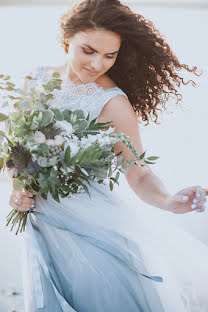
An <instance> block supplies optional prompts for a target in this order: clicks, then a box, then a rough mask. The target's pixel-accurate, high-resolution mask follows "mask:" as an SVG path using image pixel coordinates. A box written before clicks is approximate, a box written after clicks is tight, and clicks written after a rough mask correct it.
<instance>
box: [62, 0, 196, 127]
mask: <svg viewBox="0 0 208 312" xmlns="http://www.w3.org/2000/svg"><path fill="white" fill-rule="evenodd" d="M86 29H92V30H99V29H104V30H108V31H112V32H115V33H117V34H118V35H120V37H121V39H122V42H121V47H120V51H119V54H118V57H117V59H116V62H115V63H114V65H113V66H112V67H111V68H110V69H109V70H108V72H107V73H106V74H107V75H108V76H109V77H110V78H111V79H112V80H113V81H114V82H115V83H116V84H117V85H118V86H119V87H120V88H121V89H122V90H123V91H124V92H125V93H126V94H127V96H128V98H129V101H130V102H131V105H132V107H133V109H134V111H135V113H136V115H137V117H138V121H140V119H142V121H146V124H145V126H147V125H148V124H149V120H150V119H151V120H152V121H154V122H155V123H156V124H158V123H157V120H158V113H157V111H160V112H161V113H162V110H161V108H160V107H162V108H163V109H165V110H167V108H166V103H167V101H168V100H169V98H170V97H173V98H175V99H176V104H178V103H179V102H180V101H181V100H182V95H181V94H180V93H178V92H177V89H176V87H180V86H181V84H183V85H187V84H188V83H190V82H191V83H192V85H193V86H196V84H195V82H194V81H193V80H189V81H187V82H185V81H184V79H183V78H182V77H180V76H179V74H178V73H177V71H180V70H182V69H185V70H186V71H188V72H192V73H193V74H195V75H196V76H200V75H201V73H197V67H196V66H194V67H193V68H192V69H191V68H189V66H188V65H186V64H181V63H180V61H179V60H178V58H177V57H176V56H175V55H174V53H173V51H172V50H171V48H170V46H169V45H168V43H167V42H166V40H165V38H164V36H162V35H161V34H160V32H159V31H158V30H157V29H156V28H155V25H154V24H153V22H151V21H149V20H147V19H146V18H145V17H144V16H142V15H140V14H135V13H134V12H132V10H131V9H130V8H129V7H128V6H126V5H124V4H122V3H121V2H120V1H119V0H84V1H81V2H80V1H79V2H78V3H77V4H75V5H74V6H73V7H72V8H71V9H69V10H68V12H66V13H64V14H62V16H61V18H60V20H59V31H58V36H57V40H58V41H59V42H60V44H61V46H62V47H64V50H65V53H68V50H69V45H68V44H67V43H66V42H65V39H66V38H69V37H73V36H74V35H75V34H76V33H77V32H79V31H83V30H86Z"/></svg>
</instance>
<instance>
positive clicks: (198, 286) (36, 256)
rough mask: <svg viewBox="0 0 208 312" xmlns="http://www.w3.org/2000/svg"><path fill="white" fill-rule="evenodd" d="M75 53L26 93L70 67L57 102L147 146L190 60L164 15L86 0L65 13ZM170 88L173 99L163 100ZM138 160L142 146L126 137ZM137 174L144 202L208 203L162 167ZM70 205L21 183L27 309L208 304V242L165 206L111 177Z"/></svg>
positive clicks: (55, 311) (132, 178)
mask: <svg viewBox="0 0 208 312" xmlns="http://www.w3.org/2000/svg"><path fill="white" fill-rule="evenodd" d="M59 35H60V36H59V40H60V42H61V44H62V46H63V47H64V49H65V52H66V55H67V58H66V62H65V64H64V65H62V66H60V67H43V66H40V67H38V68H36V69H35V70H34V71H33V72H32V73H31V75H32V76H33V78H34V79H33V80H30V81H29V82H28V83H27V81H26V80H25V90H26V89H27V91H29V90H30V88H32V87H36V86H40V85H41V84H43V83H46V82H47V81H48V80H49V79H50V77H51V73H52V72H54V71H56V72H59V73H60V77H61V79H62V80H63V83H62V89H61V90H54V91H53V92H54V95H55V97H54V98H53V99H52V100H51V103H50V105H52V106H54V107H57V106H59V107H61V108H64V107H66V106H67V107H71V108H72V109H77V108H81V109H83V111H84V112H85V113H86V114H87V113H88V112H90V118H91V119H93V118H95V117H96V116H99V117H98V122H107V121H111V126H113V127H114V128H115V131H116V132H117V131H118V132H123V133H125V134H126V135H128V136H129V139H130V140H131V141H132V143H133V144H134V146H135V148H136V149H137V152H138V153H139V154H141V153H143V152H144V150H143V146H142V142H141V138H140V135H139V121H140V122H141V121H145V122H146V124H148V123H149V119H150V118H152V117H155V120H154V121H155V122H157V117H158V116H157V111H158V110H159V107H160V106H161V104H162V105H163V106H165V101H166V100H167V99H168V97H169V96H170V95H175V96H176V98H177V101H179V98H178V94H177V90H176V86H179V85H180V84H181V81H182V82H183V80H182V79H181V78H180V76H179V75H178V74H177V72H176V70H182V69H186V70H187V71H189V72H193V74H196V72H195V69H193V70H191V69H189V67H188V66H187V65H184V64H181V63H180V61H179V60H178V59H177V57H176V56H175V55H174V54H173V52H172V51H171V49H170V47H169V45H168V44H167V42H166V41H165V40H164V39H163V38H162V36H161V35H160V33H159V32H158V31H157V30H156V29H155V27H154V25H153V23H151V22H150V21H147V20H146V19H145V18H144V17H143V16H142V15H139V14H135V13H134V12H132V11H131V10H130V9H129V8H128V7H127V6H124V5H123V4H122V3H121V2H120V1H119V0H85V1H81V2H80V1H79V3H78V4H77V5H75V6H74V7H73V8H72V9H71V10H69V11H68V12H66V13H65V14H63V15H62V17H61V19H60V33H59ZM163 96H165V97H164V98H163ZM114 147H115V152H116V153H117V152H119V151H120V150H123V154H122V155H123V158H125V159H130V158H131V157H132V154H131V151H130V150H129V149H128V148H126V147H125V146H124V145H123V144H122V143H116V144H115V146H114ZM125 179H126V181H127V183H128V185H129V186H130V187H131V189H132V190H133V191H134V192H135V194H136V195H137V196H138V198H139V199H141V200H142V201H143V202H144V203H146V204H148V205H150V206H151V207H155V208H160V209H163V210H165V211H167V213H174V214H175V213H176V214H183V213H191V212H193V211H195V210H196V211H199V212H203V211H204V209H205V202H206V194H205V192H204V191H203V190H202V188H201V186H199V185H196V186H189V187H187V188H185V189H182V190H179V191H178V192H177V193H176V194H170V193H169V192H168V190H167V189H166V188H165V186H164V185H163V183H162V181H161V180H160V178H159V177H158V176H156V174H154V172H153V171H152V169H151V168H150V167H149V166H148V165H145V166H144V167H141V168H139V167H136V166H134V167H131V168H130V169H129V171H128V172H127V173H126V175H125ZM90 192H91V198H89V196H88V195H87V194H85V193H80V194H76V195H74V196H73V197H68V198H64V199H61V202H60V203H57V202H55V201H54V200H53V198H52V197H50V196H49V197H48V199H47V200H44V199H43V198H41V197H40V196H39V195H38V196H36V198H31V197H30V196H31V194H30V192H29V191H27V190H25V189H23V190H21V191H17V190H13V191H12V194H11V197H10V205H11V206H12V207H13V208H14V209H17V210H20V211H26V210H29V211H30V218H28V222H27V226H26V232H25V233H24V234H23V238H24V243H25V245H24V249H23V264H22V268H23V273H24V279H23V282H24V298H25V311H26V312H38V311H41V312H42V311H47V312H59V311H64V312H69V311H70V312H71V311H77V312H78V311H79V312H110V311H111V312H121V311H122V312H138V311H140V312H150V311H151V312H162V311H165V312H176V311H177V312H180V311H181V312H182V311H183V312H199V311H200V312H207V311H208V296H207V289H208V264H207V263H208V248H207V246H205V245H203V243H202V242H200V241H198V240H196V239H195V238H194V237H192V236H191V235H190V234H188V233H186V232H185V231H183V230H182V229H179V228H177V227H176V226H174V225H172V224H166V222H164V220H163V219H162V217H161V215H160V214H158V213H157V209H153V210H154V211H153V210H148V209H147V208H145V206H144V205H142V204H141V205H140V206H139V205H137V207H136V206H135V205H133V202H131V201H129V202H128V201H125V200H124V199H123V198H122V196H121V194H119V192H116V191H114V190H113V191H112V192H111V191H110V190H109V188H108V185H107V183H104V184H96V183H95V182H93V183H92V186H91V188H90Z"/></svg>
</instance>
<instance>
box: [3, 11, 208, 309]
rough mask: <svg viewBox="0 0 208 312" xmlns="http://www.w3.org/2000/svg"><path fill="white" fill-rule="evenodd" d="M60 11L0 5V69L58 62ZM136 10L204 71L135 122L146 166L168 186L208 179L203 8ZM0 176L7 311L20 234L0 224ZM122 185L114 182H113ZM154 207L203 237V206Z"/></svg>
mask: <svg viewBox="0 0 208 312" xmlns="http://www.w3.org/2000/svg"><path fill="white" fill-rule="evenodd" d="M136 10H138V6H137V9H136ZM63 11H64V8H63V7H61V6H60V7H58V6H57V7H52V8H47V7H44V8H41V9H40V8H38V7H36V8H17V7H10V8H7V7H1V8H0V38H1V49H0V74H1V73H7V74H12V76H15V79H16V81H17V83H18V84H19V85H21V84H22V82H23V79H22V77H23V75H24V74H25V73H27V72H29V71H30V70H31V68H34V67H35V66H37V65H44V66H45V65H60V64H63V63H64V62H65V55H64V51H63V50H62V48H61V47H60V46H59V45H58V43H57V41H56V33H57V25H58V24H57V20H58V18H59V16H60V14H61V13H62V12H63ZM139 12H140V13H141V14H144V15H145V16H146V17H147V18H149V19H151V20H152V21H153V22H154V23H155V25H156V27H157V28H159V29H160V30H161V33H162V34H164V35H166V38H167V40H168V42H169V43H170V46H171V47H172V49H173V51H174V52H175V54H176V55H177V56H178V57H179V59H180V60H181V62H182V63H186V64H189V65H191V66H193V65H197V66H198V67H199V69H203V71H204V73H203V75H202V77H200V78H197V77H196V78H195V77H194V75H191V74H189V75H187V76H186V77H187V79H188V78H189V79H194V80H195V81H196V83H197V85H198V87H197V88H194V87H192V86H191V85H189V86H184V87H183V88H182V89H181V92H182V94H183V103H182V107H183V111H182V110H181V109H180V106H178V107H177V108H176V106H173V105H171V103H170V104H169V110H171V111H172V112H173V114H167V113H165V112H164V114H163V121H162V124H161V125H159V126H158V125H154V124H151V125H150V126H148V127H144V126H140V131H141V136H142V139H143V145H144V147H145V149H146V150H147V154H148V155H157V156H160V159H159V160H158V161H157V164H156V165H154V166H153V167H152V169H153V170H154V172H155V173H156V174H157V175H158V176H159V177H160V178H161V180H162V181H163V182H164V184H165V185H166V187H167V189H168V190H169V191H170V192H171V193H175V192H177V191H178V190H180V189H181V188H184V187H187V186H192V185H201V186H203V187H208V175H207V173H208V170H207V158H208V147H207V145H208V140H207V134H208V123H207V118H208V105H207V87H208V75H207V73H208V70H207V69H208V61H207V56H208V53H207V52H208V43H207V29H208V11H207V10H191V9H186V10H185V9H180V10H179V9H160V8H144V7H141V8H140V9H139ZM0 181H1V182H0V198H1V201H0V206H1V210H0V222H1V228H0V234H1V235H0V245H1V248H2V249H1V251H2V250H3V252H2V253H1V254H2V255H3V257H1V258H0V308H1V309H0V310H1V311H2V312H4V311H8V309H7V308H6V307H7V306H8V302H10V303H9V304H10V306H12V304H13V303H12V302H14V304H16V303H15V302H17V301H21V297H18V296H16V297H14V296H12V297H8V295H9V293H8V288H9V287H11V286H12V285H13V286H14V287H15V288H16V289H20V288H21V271H20V237H15V236H14V235H13V234H11V233H10V232H9V231H8V230H6V229H5V228H4V227H2V226H3V225H4V224H5V216H6V215H7V214H8V212H9V210H10V207H9V205H8V200H9V194H10V192H11V186H9V183H8V179H7V177H6V176H2V175H1V177H0ZM124 186H125V184H122V183H121V188H122V187H123V188H124ZM125 191H126V196H131V198H133V197H134V200H137V201H138V209H139V202H140V200H139V199H137V198H136V195H134V194H133V191H131V190H130V189H128V192H127V189H125ZM147 209H148V206H147ZM155 209H158V208H155ZM158 213H160V214H163V215H164V217H165V218H167V220H170V219H171V220H172V222H175V223H177V224H179V225H181V226H183V227H185V228H186V229H187V230H188V231H190V232H192V233H193V234H194V235H195V236H197V237H198V238H199V239H201V240H202V241H204V242H205V243H206V244H208V229H207V222H208V214H207V212H204V213H196V212H193V213H189V214H184V215H172V214H171V215H170V214H168V213H166V212H164V211H161V210H160V209H158ZM1 295H2V296H1ZM6 298H7V299H6ZM9 298H10V299H9ZM12 300H13V301H12ZM17 306H18V305H16V307H17ZM20 306H21V304H20V305H19V307H20ZM20 310H21V309H20ZM20 310H17V311H20Z"/></svg>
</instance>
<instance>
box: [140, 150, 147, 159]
mask: <svg viewBox="0 0 208 312" xmlns="http://www.w3.org/2000/svg"><path fill="white" fill-rule="evenodd" d="M145 154H146V151H145V152H144V153H142V154H141V155H140V156H139V159H143V158H144V156H145Z"/></svg>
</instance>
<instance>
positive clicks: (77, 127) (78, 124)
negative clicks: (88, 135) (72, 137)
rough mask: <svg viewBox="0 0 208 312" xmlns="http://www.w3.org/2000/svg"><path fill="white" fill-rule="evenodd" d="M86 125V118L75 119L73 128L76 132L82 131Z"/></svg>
mask: <svg viewBox="0 0 208 312" xmlns="http://www.w3.org/2000/svg"><path fill="white" fill-rule="evenodd" d="M87 126H88V122H87V120H77V122H76V124H75V125H74V126H73V128H74V130H75V131H76V132H82V131H84V130H85V129H86V128H87Z"/></svg>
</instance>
